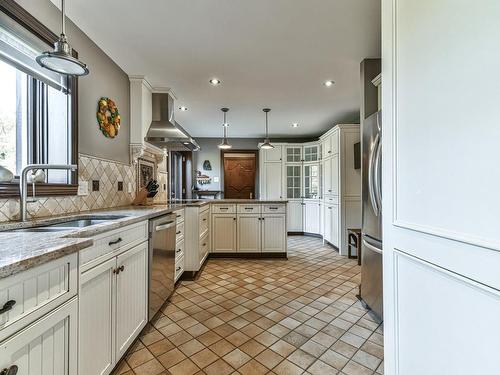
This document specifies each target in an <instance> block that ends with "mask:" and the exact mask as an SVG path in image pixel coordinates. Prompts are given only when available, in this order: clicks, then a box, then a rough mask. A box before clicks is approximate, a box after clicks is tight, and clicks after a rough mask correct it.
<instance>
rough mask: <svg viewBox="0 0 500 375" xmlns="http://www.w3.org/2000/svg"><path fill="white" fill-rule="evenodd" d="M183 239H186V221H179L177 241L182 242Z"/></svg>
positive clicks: (176, 230)
mask: <svg viewBox="0 0 500 375" xmlns="http://www.w3.org/2000/svg"><path fill="white" fill-rule="evenodd" d="M182 240H184V221H183V222H181V223H177V226H176V229H175V242H180V241H182Z"/></svg>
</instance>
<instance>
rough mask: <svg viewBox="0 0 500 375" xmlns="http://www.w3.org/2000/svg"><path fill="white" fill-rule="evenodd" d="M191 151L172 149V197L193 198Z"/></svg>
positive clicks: (170, 177)
mask: <svg viewBox="0 0 500 375" xmlns="http://www.w3.org/2000/svg"><path fill="white" fill-rule="evenodd" d="M191 160H192V153H191V151H171V152H170V154H169V171H168V172H169V173H168V177H169V188H170V189H169V190H170V199H177V200H179V199H191V197H192V196H191V179H192V177H191Z"/></svg>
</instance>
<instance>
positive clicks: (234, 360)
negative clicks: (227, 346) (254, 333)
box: [223, 349, 251, 369]
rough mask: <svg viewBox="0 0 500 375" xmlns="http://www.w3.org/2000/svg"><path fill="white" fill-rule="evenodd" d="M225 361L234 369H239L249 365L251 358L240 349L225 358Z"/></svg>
mask: <svg viewBox="0 0 500 375" xmlns="http://www.w3.org/2000/svg"><path fill="white" fill-rule="evenodd" d="M223 359H224V361H226V362H227V363H229V364H230V365H231V366H232V367H233V368H234V369H239V368H240V367H241V366H243V365H244V364H245V363H247V362H248V361H249V360H250V359H251V357H250V356H249V355H248V354H246V353H245V352H243V351H241V350H240V349H234V350H233V351H231V352H229V353H227V354H226V355H225V356H224V357H223Z"/></svg>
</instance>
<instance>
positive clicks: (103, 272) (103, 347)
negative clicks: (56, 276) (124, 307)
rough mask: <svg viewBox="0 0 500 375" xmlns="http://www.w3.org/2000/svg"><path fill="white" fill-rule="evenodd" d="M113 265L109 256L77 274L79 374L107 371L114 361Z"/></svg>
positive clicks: (100, 373) (103, 372) (102, 374)
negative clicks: (78, 287) (78, 288)
mask: <svg viewBox="0 0 500 375" xmlns="http://www.w3.org/2000/svg"><path fill="white" fill-rule="evenodd" d="M115 268H116V258H112V259H110V260H108V261H107V262H104V263H102V264H100V265H98V266H96V267H94V268H92V269H90V270H88V271H86V272H84V273H83V274H82V275H81V276H80V293H79V302H80V303H79V309H80V315H79V317H80V318H79V332H80V333H79V335H78V342H79V345H78V351H79V356H78V367H79V373H80V374H99V375H104V374H109V373H110V372H111V370H112V369H113V366H114V363H115V359H114V358H113V357H114V353H113V350H112V349H113V344H112V340H113V332H114V327H113V324H114V321H115V320H114V316H113V287H114V281H115V274H114V273H113V270H114V269H115ZM117 359H118V358H117Z"/></svg>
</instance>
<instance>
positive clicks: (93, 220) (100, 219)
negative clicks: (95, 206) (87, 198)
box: [15, 215, 127, 232]
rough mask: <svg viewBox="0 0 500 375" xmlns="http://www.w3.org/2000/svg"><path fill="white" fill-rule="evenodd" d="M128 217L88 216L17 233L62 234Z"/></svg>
mask: <svg viewBox="0 0 500 375" xmlns="http://www.w3.org/2000/svg"><path fill="white" fill-rule="evenodd" d="M125 217H127V215H101V216H86V217H85V218H82V219H75V220H68V221H63V222H61V223H55V224H49V225H44V226H41V227H31V228H23V229H16V230H15V231H16V232H61V231H65V230H71V229H75V228H85V227H90V226H92V225H97V224H102V223H106V222H108V221H113V220H119V219H123V218H125Z"/></svg>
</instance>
